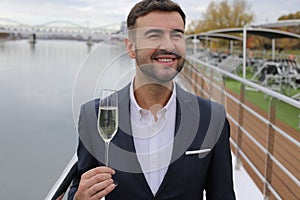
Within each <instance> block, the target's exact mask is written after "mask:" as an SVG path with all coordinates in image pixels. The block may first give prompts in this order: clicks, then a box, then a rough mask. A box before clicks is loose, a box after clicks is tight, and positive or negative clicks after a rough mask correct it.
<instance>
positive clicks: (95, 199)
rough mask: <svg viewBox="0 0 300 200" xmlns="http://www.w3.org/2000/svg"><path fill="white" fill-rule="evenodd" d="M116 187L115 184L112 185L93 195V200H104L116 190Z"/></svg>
mask: <svg viewBox="0 0 300 200" xmlns="http://www.w3.org/2000/svg"><path fill="white" fill-rule="evenodd" d="M115 187H116V185H115V184H110V185H109V186H107V187H106V188H105V189H103V190H101V191H99V192H97V193H96V194H95V195H93V197H92V198H91V199H92V200H99V199H101V198H103V197H104V196H106V195H107V194H109V193H110V192H111V191H113V190H114V189H115Z"/></svg>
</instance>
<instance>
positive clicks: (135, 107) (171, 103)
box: [130, 81, 176, 119]
mask: <svg viewBox="0 0 300 200" xmlns="http://www.w3.org/2000/svg"><path fill="white" fill-rule="evenodd" d="M133 84H134V81H131V84H130V102H131V103H130V106H131V111H132V112H134V113H132V114H134V115H135V116H139V119H141V118H142V117H143V115H145V114H146V113H147V112H148V110H146V109H143V108H141V107H140V106H139V105H138V103H137V102H136V99H135V96H134V89H133ZM175 103H176V84H175V82H174V81H173V91H172V95H171V97H170V99H169V100H168V102H167V104H166V105H165V106H164V107H163V108H162V109H161V110H160V111H158V112H157V116H158V117H159V116H161V115H163V114H164V113H165V112H166V111H168V110H169V109H170V108H171V106H174V104H175ZM175 105H176V104H175Z"/></svg>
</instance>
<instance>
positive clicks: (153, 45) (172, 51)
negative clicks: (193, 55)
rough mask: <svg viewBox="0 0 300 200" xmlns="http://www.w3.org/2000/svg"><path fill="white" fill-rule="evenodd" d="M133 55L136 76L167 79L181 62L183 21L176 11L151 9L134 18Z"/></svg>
mask: <svg viewBox="0 0 300 200" xmlns="http://www.w3.org/2000/svg"><path fill="white" fill-rule="evenodd" d="M133 48H134V50H133V51H134V52H132V53H133V56H131V57H133V58H135V59H136V63H137V67H138V68H137V76H143V78H146V79H148V80H151V81H155V82H160V83H165V82H169V81H171V80H172V79H173V78H174V77H175V76H176V75H177V74H178V72H180V70H181V69H182V68H183V66H184V60H185V40H184V22H183V20H182V18H181V16H180V14H179V13H177V12H151V13H149V14H147V15H145V16H143V17H139V18H138V19H137V21H136V30H135V42H134V45H133Z"/></svg>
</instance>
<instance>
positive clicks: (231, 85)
mask: <svg viewBox="0 0 300 200" xmlns="http://www.w3.org/2000/svg"><path fill="white" fill-rule="evenodd" d="M238 75H241V74H238ZM252 75H253V74H252ZM252 75H251V73H250V72H249V71H248V72H247V78H248V79H249V78H251V77H252ZM225 85H226V88H228V89H230V90H231V91H233V92H235V93H236V94H240V89H241V83H240V82H238V81H235V80H233V79H230V78H226V80H225ZM299 92H300V89H298V90H293V89H291V95H293V94H297V93H299ZM245 98H246V100H248V101H250V102H251V103H253V104H254V105H256V106H258V107H260V108H261V109H263V110H265V111H266V112H268V111H269V103H270V97H268V96H265V95H264V94H263V93H262V92H255V91H247V90H246V94H245ZM299 115H300V109H298V108H295V107H294V106H291V105H289V104H287V103H285V102H281V101H278V102H277V104H276V118H277V119H279V120H280V121H282V122H284V123H285V124H287V125H289V126H291V127H293V128H294V129H296V130H297V131H300V128H299V127H298V125H299V123H300V122H299V120H300V118H299Z"/></svg>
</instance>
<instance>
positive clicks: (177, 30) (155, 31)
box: [144, 29, 184, 35]
mask: <svg viewBox="0 0 300 200" xmlns="http://www.w3.org/2000/svg"><path fill="white" fill-rule="evenodd" d="M163 32H164V31H163V29H150V30H147V31H146V32H145V33H144V35H148V34H151V33H163ZM171 32H179V33H182V34H184V31H183V30H182V29H172V30H171Z"/></svg>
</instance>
